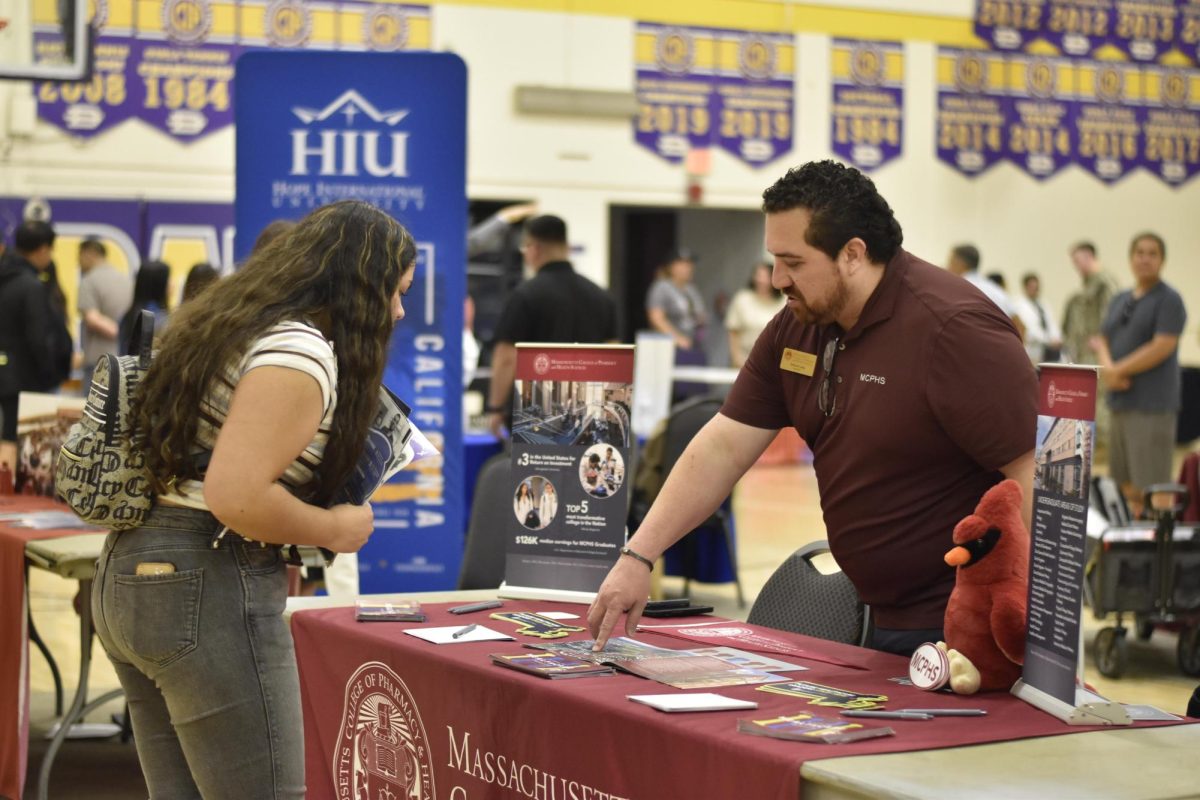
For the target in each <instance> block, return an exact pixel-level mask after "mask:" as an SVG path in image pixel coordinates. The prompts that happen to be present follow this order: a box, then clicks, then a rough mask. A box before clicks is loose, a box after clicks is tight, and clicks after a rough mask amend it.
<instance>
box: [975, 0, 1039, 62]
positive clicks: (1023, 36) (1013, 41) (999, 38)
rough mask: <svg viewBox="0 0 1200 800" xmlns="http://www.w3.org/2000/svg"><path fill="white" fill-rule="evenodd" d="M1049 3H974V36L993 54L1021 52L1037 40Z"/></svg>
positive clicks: (982, 0) (1030, 0)
mask: <svg viewBox="0 0 1200 800" xmlns="http://www.w3.org/2000/svg"><path fill="white" fill-rule="evenodd" d="M1052 2H1053V0H976V2H975V35H976V36H978V37H979V38H980V39H983V40H984V41H985V42H987V43H988V44H990V45H991V46H992V47H994V48H996V49H997V50H1022V49H1024V47H1025V45H1027V44H1029V43H1030V42H1032V41H1033V40H1034V39H1036V38H1038V37H1039V36H1040V35H1041V33H1042V28H1043V26H1044V25H1045V20H1046V15H1047V6H1049V5H1050V4H1051V3H1052Z"/></svg>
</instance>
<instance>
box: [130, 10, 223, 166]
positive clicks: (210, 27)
mask: <svg viewBox="0 0 1200 800" xmlns="http://www.w3.org/2000/svg"><path fill="white" fill-rule="evenodd" d="M136 28H137V30H136V35H137V40H136V42H135V43H133V58H134V59H135V61H136V65H137V66H136V70H137V78H138V81H137V82H138V84H139V86H138V92H137V95H138V96H139V98H140V103H139V105H140V108H139V109H138V116H139V117H140V118H141V119H142V121H143V122H145V123H146V124H148V125H150V126H152V127H154V128H157V129H159V130H161V131H162V132H163V133H166V134H167V135H169V136H171V137H173V138H175V139H179V140H182V141H185V142H186V141H194V140H195V139H197V138H199V137H200V136H203V135H206V134H209V133H212V132H213V131H217V130H220V129H221V128H224V127H226V126H228V125H230V124H232V123H233V101H232V96H231V83H232V80H233V63H234V61H235V60H236V59H237V56H238V52H239V47H238V45H237V30H238V6H237V3H236V2H234V0H224V2H213V1H212V0H165V2H162V3H145V2H139V3H138V4H137V15H136Z"/></svg>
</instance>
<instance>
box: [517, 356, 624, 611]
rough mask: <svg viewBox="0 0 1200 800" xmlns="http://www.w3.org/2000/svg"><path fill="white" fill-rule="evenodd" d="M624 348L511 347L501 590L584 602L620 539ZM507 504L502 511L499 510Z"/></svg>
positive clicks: (613, 557) (615, 553)
mask: <svg viewBox="0 0 1200 800" xmlns="http://www.w3.org/2000/svg"><path fill="white" fill-rule="evenodd" d="M633 354H634V348H633V347H632V346H630V345H554V344H548V345H541V344H518V345H517V371H516V379H517V380H516V385H515V386H514V388H513V394H514V397H513V424H512V472H511V474H510V481H509V483H510V489H511V492H510V497H511V507H510V508H507V509H497V519H504V520H505V522H504V523H503V524H504V527H505V529H506V530H508V531H509V540H508V548H507V558H506V561H505V571H504V585H503V586H502V587H501V594H502V595H503V596H505V597H527V598H539V599H559V600H568V601H570V600H574V601H583V602H590V600H591V597H592V596H593V594H594V593H595V592H596V591H597V590H598V589H599V588H600V584H601V582H603V580H604V576H605V575H607V574H608V570H609V569H610V568H611V567H612V565H613V564H614V563H615V562H616V560H617V557H618V550H619V549H620V547H621V546H622V545H623V544H624V543H625V520H626V517H627V516H628V509H629V491H630V486H629V483H630V481H632V480H633V475H632V473H631V472H630V460H629V457H630V452H631V451H630V444H631V442H632V436H633V432H632V429H631V424H630V412H631V411H632V409H633V361H634V358H633ZM500 511H504V512H505V513H499V512H500Z"/></svg>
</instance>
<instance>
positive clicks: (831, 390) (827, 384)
mask: <svg viewBox="0 0 1200 800" xmlns="http://www.w3.org/2000/svg"><path fill="white" fill-rule="evenodd" d="M840 345H841V338H840V337H839V338H836V339H830V340H829V342H828V343H827V344H826V345H825V352H824V353H823V354H822V356H821V368H822V369H823V370H824V372H825V375H824V376H823V377H822V378H821V388H820V390H819V391H818V392H817V407H818V408H820V409H821V413H822V414H824V415H825V416H826V417H832V416H833V412H835V411H837V386H836V384H835V382H834V377H833V362H834V361H835V360H837V354H838V350H840V349H841V346H840Z"/></svg>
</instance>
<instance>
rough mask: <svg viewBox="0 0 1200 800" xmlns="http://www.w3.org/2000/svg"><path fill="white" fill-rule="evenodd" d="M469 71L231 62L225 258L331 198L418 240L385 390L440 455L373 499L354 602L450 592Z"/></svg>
mask: <svg viewBox="0 0 1200 800" xmlns="http://www.w3.org/2000/svg"><path fill="white" fill-rule="evenodd" d="M466 80H467V76H466V66H465V65H464V64H463V62H462V60H461V59H459V58H458V57H457V56H455V55H451V54H444V53H330V52H286V51H285V52H255V53H248V54H246V55H245V56H243V57H242V59H241V60H240V61H239V63H238V77H237V100H236V112H237V201H236V204H235V212H236V220H237V230H238V235H237V240H236V245H235V248H236V252H237V253H238V256H239V259H241V258H244V257H245V255H246V254H247V252H248V251H249V249H250V246H251V244H252V243H253V242H254V239H255V237H256V236H257V234H258V232H259V231H261V230H262V228H263V227H264V226H265V225H267V224H268V223H269V222H271V221H272V220H275V219H278V218H290V219H296V218H299V217H301V216H303V215H304V214H306V213H307V212H308V211H310V210H312V209H314V208H317V207H318V206H321V205H325V204H327V203H331V202H334V201H336V200H342V199H358V200H363V201H366V202H369V203H372V204H373V205H375V206H377V207H379V208H380V209H382V210H383V211H386V212H387V213H389V214H391V215H392V216H393V217H395V218H396V219H397V220H399V221H400V222H401V223H403V224H404V225H405V226H407V227H408V229H409V230H410V231H412V233H413V236H414V237H415V238H416V240H417V249H418V260H417V272H416V279H415V281H414V283H413V286H412V289H411V290H410V291H409V293H408V297H407V300H406V301H405V309H406V312H407V313H406V316H405V318H404V320H403V321H402V322H401V323H400V324H398V325H397V326H396V332H395V334H394V336H393V340H392V352H391V355H390V358H389V361H388V365H387V368H386V371H385V373H384V382H385V383H386V384H387V386H388V388H390V389H391V390H392V391H393V392H394V393H395V394H396V395H397V396H398V397H399V398H400V399H401V400H403V401H404V402H405V403H407V404H408V405H410V406H411V407H412V409H413V411H412V421H413V422H414V423H416V425H417V427H418V428H420V429H421V431H423V432H424V433H425V434H426V435H427V436H428V437H429V439H430V440H431V441H432V442H433V443H434V445H435V446H437V447H438V449H440V450H441V451H442V453H443V457H442V458H430V459H426V460H424V461H421V462H420V463H419V464H418V465H417V466H416V467H414V468H413V469H410V470H406V471H403V472H401V473H400V474H399V475H398V476H397V477H396V478H395V479H393V481H392V482H390V483H388V484H386V485H385V486H384V487H383V488H382V489H380V491H379V492H377V493H376V494H375V496H374V497H373V498H372V505H373V506H374V509H375V525H376V533H375V535H374V536H373V537H372V539H371V541H370V542H369V543H368V544H367V546H366V547H365V548H363V551H362V553H361V554H360V559H359V565H360V570H361V571H362V575H361V587H362V591H363V592H383V591H398V590H427V589H449V588H452V587H453V586H454V584H455V581H456V579H457V576H458V566H459V561H460V560H461V556H462V546H463V519H462V508H463V474H462V366H461V361H462V348H461V346H460V343H461V340H462V326H463V318H462V312H463V296H464V280H465V279H464V275H465V270H464V268H463V263H464V258H465V254H464V250H465V246H466V227H465V226H466V220H467V203H466V166H465V159H466V91H467V88H466Z"/></svg>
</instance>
